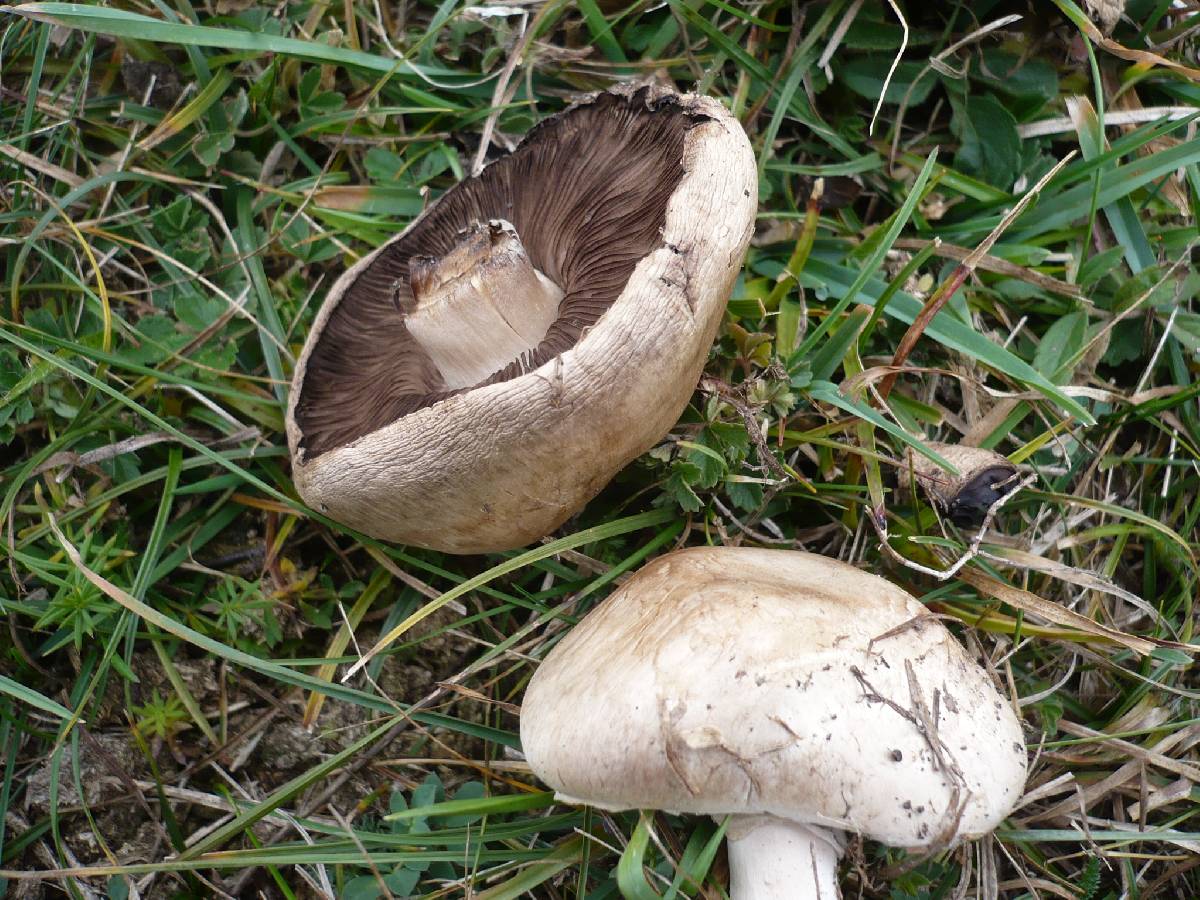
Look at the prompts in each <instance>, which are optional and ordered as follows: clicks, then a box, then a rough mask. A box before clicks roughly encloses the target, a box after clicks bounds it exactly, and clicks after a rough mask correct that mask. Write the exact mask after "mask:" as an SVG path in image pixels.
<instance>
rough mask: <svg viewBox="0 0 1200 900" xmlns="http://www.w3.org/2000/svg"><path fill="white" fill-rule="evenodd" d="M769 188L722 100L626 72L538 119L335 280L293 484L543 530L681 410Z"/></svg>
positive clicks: (349, 504) (508, 527)
mask: <svg viewBox="0 0 1200 900" xmlns="http://www.w3.org/2000/svg"><path fill="white" fill-rule="evenodd" d="M756 202H757V181H756V174H755V164H754V155H753V152H752V151H751V148H750V144H749V141H748V140H747V138H746V135H745V133H744V132H743V131H742V129H741V126H740V125H739V124H738V123H737V121H736V120H735V119H734V118H733V117H732V116H730V115H729V113H728V112H726V111H725V109H724V108H723V107H722V106H721V105H720V104H719V103H717V102H716V101H715V100H711V99H708V98H705V97H698V96H694V95H680V94H675V93H673V92H670V91H666V90H663V89H657V88H645V87H643V88H638V89H635V88H632V87H623V88H618V89H615V90H612V91H609V92H606V93H601V94H597V95H594V96H592V97H590V98H588V99H586V100H584V101H582V102H580V103H578V104H576V105H575V106H573V107H571V108H570V109H568V110H567V111H565V112H564V113H562V114H561V115H558V116H555V117H552V118H550V119H547V120H545V121H544V122H542V123H541V124H540V125H539V126H537V127H536V128H535V129H534V130H533V131H531V132H530V133H529V134H528V135H527V136H526V137H525V139H524V140H523V141H522V142H521V144H520V145H519V146H518V147H517V149H516V150H515V151H514V152H513V153H511V154H510V155H508V156H506V157H504V158H502V159H499V160H497V161H496V162H494V163H492V164H491V165H489V166H488V167H487V168H486V169H484V171H483V172H482V174H480V175H479V176H478V177H476V178H469V179H467V180H465V181H463V182H462V183H461V184H459V185H457V186H456V187H454V188H453V189H451V190H450V191H448V192H447V193H446V194H445V196H443V197H442V198H441V199H440V200H439V201H438V202H437V203H436V204H434V205H433V206H432V207H430V209H429V210H427V211H426V212H425V213H424V214H423V215H422V216H421V217H420V218H419V219H417V220H416V221H415V222H414V223H413V224H412V225H411V226H410V227H409V228H408V229H407V230H406V231H405V232H404V233H402V234H401V235H399V236H398V237H396V238H394V239H393V240H391V241H390V242H389V243H387V244H385V245H384V246H383V247H381V248H380V249H379V250H376V251H375V252H374V253H372V254H371V255H369V256H368V257H366V258H365V259H363V260H361V261H360V262H359V263H358V264H357V265H355V266H354V267H353V268H351V269H350V270H349V271H347V272H346V273H345V274H344V275H343V276H342V277H341V278H340V279H339V280H338V282H337V283H336V284H335V285H334V286H333V288H332V289H331V290H330V293H329V296H328V298H327V299H326V301H325V304H324V306H323V307H322V309H321V311H320V313H319V314H318V315H317V319H316V322H315V324H314V326H313V330H312V333H311V334H310V335H309V337H308V341H307V343H306V344H305V348H304V352H303V354H302V355H301V358H300V360H299V362H298V364H297V367H296V373H295V378H294V381H293V385H292V395H291V403H290V406H289V409H288V418H287V432H288V443H289V446H290V448H291V452H292V461H293V474H294V478H295V482H296V487H297V489H298V490H299V492H300V494H301V496H302V497H303V498H304V499H305V500H306V501H307V502H308V503H310V504H311V505H312V506H314V507H315V508H317V509H319V510H321V511H323V512H326V513H328V514H329V515H330V516H331V517H332V518H335V519H338V520H339V521H342V522H345V523H346V524H348V525H350V526H351V527H354V528H357V529H359V530H361V531H364V532H366V533H367V534H370V535H373V536H376V537H380V538H384V539H386V540H393V541H398V542H403V543H408V544H416V545H420V546H425V547H432V548H436V549H442V550H447V551H451V552H459V553H467V552H481V551H491V550H501V549H507V548H512V547H518V546H522V545H524V544H527V543H529V542H531V541H533V540H536V539H537V538H539V537H541V536H542V535H544V534H547V533H548V532H550V531H552V530H553V529H554V528H556V527H557V526H558V525H559V524H561V523H562V522H563V521H565V520H566V519H567V518H568V517H569V516H571V515H572V514H573V513H575V512H577V511H578V510H579V509H580V508H581V507H582V506H583V505H584V504H585V503H586V502H587V501H588V500H589V499H590V498H591V497H592V496H594V495H595V494H596V493H597V492H598V491H599V490H600V489H601V488H602V487H603V486H604V485H605V484H606V483H607V482H608V481H609V479H610V478H611V477H612V476H613V475H614V474H615V473H616V472H617V470H618V469H620V468H621V467H622V466H624V465H625V464H626V463H628V462H629V461H630V460H632V459H634V458H635V457H637V456H638V455H639V454H641V453H642V452H644V451H645V450H647V449H648V448H650V447H651V446H653V445H654V444H655V443H656V442H657V441H658V440H660V439H661V438H662V436H663V434H665V433H666V431H667V430H668V429H669V428H670V427H671V425H672V424H674V422H675V421H676V419H677V418H678V416H679V413H680V412H681V411H682V409H683V407H684V406H685V405H686V403H687V400H688V397H689V396H690V395H691V392H692V390H693V388H694V387H695V383H696V380H697V378H698V377H699V375H700V372H701V370H702V368H703V365H704V361H705V358H706V356H707V354H708V349H709V347H710V345H711V344H712V340H713V337H714V335H715V333H716V330H717V327H718V325H719V323H720V319H721V314H722V312H723V310H724V305H725V301H726V299H727V297H728V295H729V292H730V290H731V288H732V286H733V282H734V280H735V278H736V277H737V273H738V270H739V269H740V267H741V261H742V256H743V254H744V252H745V249H746V245H747V243H748V241H749V238H750V235H751V231H752V228H753V220H754V210H755V205H756Z"/></svg>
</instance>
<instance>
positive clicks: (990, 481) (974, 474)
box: [898, 441, 1017, 525]
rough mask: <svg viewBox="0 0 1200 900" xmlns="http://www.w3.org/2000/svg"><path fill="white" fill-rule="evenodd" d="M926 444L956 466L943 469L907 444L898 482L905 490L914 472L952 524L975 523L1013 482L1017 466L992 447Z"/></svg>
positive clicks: (932, 442) (938, 442) (1013, 485)
mask: <svg viewBox="0 0 1200 900" xmlns="http://www.w3.org/2000/svg"><path fill="white" fill-rule="evenodd" d="M927 446H928V447H929V449H930V450H932V451H933V452H934V453H937V454H938V455H939V456H941V457H942V458H943V459H944V460H946V462H948V463H950V464H951V465H952V466H954V468H956V469H958V474H957V475H954V474H952V473H950V472H947V471H946V470H945V469H943V468H942V467H941V466H939V465H938V464H937V463H935V462H934V461H933V460H931V459H929V458H928V457H926V456H922V455H921V454H919V453H916V452H914V451H913V450H912V449H911V448H910V449H909V451H908V454H907V459H906V461H905V465H904V466H902V467H901V469H900V475H899V478H898V486H899V488H900V490H901V491H907V490H908V489H909V488H910V486H911V485H912V478H913V477H914V476H915V477H916V479H917V484H919V485H921V487H923V488H924V489H925V491H926V492H927V493H928V494H929V497H930V498H931V499H932V500H933V503H934V505H936V506H937V508H938V509H939V510H940V511H941V512H942V513H943V514H945V515H946V517H947V518H948V519H950V521H951V522H954V523H955V524H956V525H977V524H979V522H980V521H981V520H982V519H983V517H984V515H985V514H986V513H987V511H988V509H989V508H990V507H991V506H992V504H994V503H995V502H996V501H997V500H999V499H1000V498H1001V497H1003V496H1004V495H1005V494H1006V493H1007V492H1008V491H1010V490H1012V488H1013V487H1015V486H1016V475H1017V467H1016V466H1014V465H1013V464H1012V463H1011V462H1009V461H1008V460H1007V459H1006V458H1005V457H1003V456H1001V455H1000V454H999V453H997V452H996V451H994V450H985V449H983V448H982V447H967V446H964V445H963V444H943V443H941V442H940V441H929V442H928V443H927Z"/></svg>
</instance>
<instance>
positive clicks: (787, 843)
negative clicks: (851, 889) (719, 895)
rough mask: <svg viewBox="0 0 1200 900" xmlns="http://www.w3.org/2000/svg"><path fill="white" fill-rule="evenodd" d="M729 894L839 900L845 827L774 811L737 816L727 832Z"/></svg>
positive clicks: (733, 898) (770, 899)
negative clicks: (793, 819) (778, 814)
mask: <svg viewBox="0 0 1200 900" xmlns="http://www.w3.org/2000/svg"><path fill="white" fill-rule="evenodd" d="M726 840H727V841H728V850H729V897H730V900H838V898H839V897H841V896H842V892H841V890H839V889H838V883H837V863H838V859H840V858H841V855H842V846H843V845H842V837H841V834H840V832H836V831H830V830H828V829H826V828H821V827H819V826H815V825H801V824H800V823H798V822H790V821H788V820H787V819H779V818H776V817H775V816H767V815H761V816H735V817H734V818H733V821H732V822H730V825H729V830H728V832H726Z"/></svg>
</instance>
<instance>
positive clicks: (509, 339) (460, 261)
mask: <svg viewBox="0 0 1200 900" xmlns="http://www.w3.org/2000/svg"><path fill="white" fill-rule="evenodd" d="M408 278H409V286H410V292H409V294H408V295H407V297H405V296H401V297H400V298H399V303H400V307H401V309H402V310H403V311H404V321H405V324H406V325H407V326H408V332H409V334H411V335H412V336H413V339H414V340H416V342H417V343H418V344H419V345H420V347H421V349H422V350H424V351H425V353H426V355H427V356H428V357H429V359H430V360H431V361H432V362H433V364H434V366H436V367H437V370H438V374H440V375H441V376H442V382H443V383H444V384H445V385H446V387H448V388H452V389H457V388H467V387H470V386H471V385H473V384H478V383H479V382H481V381H483V380H484V379H485V378H487V377H488V376H489V375H494V374H496V373H497V372H499V371H500V370H501V369H503V368H504V367H505V366H507V365H508V364H509V363H511V362H513V361H515V360H525V359H528V357H529V355H530V354H531V353H532V352H533V351H534V350H535V349H536V348H537V346H538V344H540V343H541V342H542V339H543V338H544V337H545V336H546V332H547V331H549V330H550V326H551V325H553V324H554V320H555V318H556V317H557V315H558V304H559V301H560V300H562V298H563V292H562V288H560V287H559V286H558V285H557V284H555V283H554V282H553V281H551V280H550V279H549V278H547V277H546V276H545V275H543V274H542V273H541V272H539V271H538V270H537V269H535V268H534V267H533V263H531V262H530V261H529V255H528V254H527V253H526V252H525V248H524V247H522V246H521V239H520V237H519V236H518V235H517V230H516V229H515V228H513V226H512V223H511V222H506V221H504V220H503V219H492V220H490V221H488V222H477V223H475V224H473V225H471V226H470V227H468V228H466V229H465V230H463V231H462V232H461V233H460V235H459V242H458V243H457V244H456V245H455V246H454V247H453V248H452V249H451V250H450V252H449V253H447V254H446V255H445V256H443V257H441V258H438V257H434V256H414V257H412V258H411V259H410V260H409V261H408Z"/></svg>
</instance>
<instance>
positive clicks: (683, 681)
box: [521, 548, 1026, 896]
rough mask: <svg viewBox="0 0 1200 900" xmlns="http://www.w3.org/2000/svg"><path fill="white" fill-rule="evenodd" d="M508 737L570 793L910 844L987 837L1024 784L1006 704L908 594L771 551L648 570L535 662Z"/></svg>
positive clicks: (823, 562)
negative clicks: (516, 730)
mask: <svg viewBox="0 0 1200 900" xmlns="http://www.w3.org/2000/svg"><path fill="white" fill-rule="evenodd" d="M521 741H522V744H523V747H524V751H525V755H526V758H527V759H528V761H529V763H530V766H531V767H532V769H533V771H534V772H535V773H536V774H537V775H538V777H540V778H541V779H542V780H543V781H544V782H546V783H547V784H549V785H551V786H552V787H553V788H554V789H555V790H556V791H557V792H558V793H559V794H560V795H561V796H562V797H563V798H564V799H566V800H573V801H579V802H585V803H588V804H591V805H594V806H599V807H603V808H607V809H631V808H643V809H648V808H654V809H663V810H669V811H673V812H686V813H706V814H711V815H717V816H719V815H723V814H730V813H733V814H747V815H752V814H761V813H766V814H769V815H771V816H775V817H778V818H780V819H785V820H790V821H792V822H800V823H810V824H813V825H820V826H828V827H832V828H836V829H845V830H847V831H851V832H856V833H859V834H863V835H866V836H869V837H871V838H874V839H876V840H879V841H883V842H884V843H887V844H890V845H893V846H897V847H909V848H915V847H926V846H931V845H940V844H943V843H952V842H954V841H956V840H958V839H962V838H969V837H974V836H978V835H981V834H984V833H986V832H989V831H991V830H992V829H993V828H994V827H995V826H996V825H997V824H998V823H999V822H1000V821H1001V820H1002V819H1003V818H1004V817H1005V815H1007V814H1008V812H1009V811H1010V810H1011V809H1012V807H1013V805H1014V804H1015V803H1016V801H1017V799H1018V797H1019V796H1020V795H1021V792H1022V787H1023V785H1024V782H1025V773H1026V752H1025V745H1024V740H1023V738H1022V734H1021V727H1020V723H1019V721H1018V719H1017V717H1016V715H1015V714H1014V712H1013V710H1012V707H1011V706H1010V705H1009V703H1008V702H1006V700H1005V699H1004V697H1002V696H1001V695H1000V694H999V693H997V691H996V689H995V688H994V687H993V686H992V684H991V682H990V680H989V678H988V676H987V674H986V673H985V672H984V671H983V670H982V669H981V668H980V667H979V666H978V665H976V664H975V663H974V662H973V661H972V660H971V659H970V658H969V657H968V656H967V654H966V652H965V651H964V650H963V648H962V647H961V646H960V645H959V644H958V642H957V641H955V639H954V638H953V636H952V635H951V634H950V633H949V632H948V631H947V630H946V628H945V627H944V626H943V625H942V624H941V623H940V622H939V621H938V620H937V619H936V618H935V617H934V616H932V615H931V614H929V613H928V612H927V611H926V610H925V608H924V607H923V606H922V605H921V604H920V603H919V602H917V601H916V600H915V599H914V598H913V597H911V596H909V595H908V594H907V593H905V592H904V591H902V590H900V589H899V588H897V587H895V586H894V585H892V584H890V583H889V582H887V581H885V580H883V579H882V578H878V577H876V576H873V575H869V574H866V573H864V572H861V571H859V570H857V569H855V568H853V567H852V566H849V565H845V564H843V563H840V562H836V561H834V560H830V559H826V558H824V557H820V556H814V555H811V554H806V553H795V552H788V551H777V550H753V549H740V548H695V549H689V550H683V551H680V552H677V553H672V554H668V555H666V556H664V557H662V558H660V559H658V560H656V561H654V562H653V563H651V564H650V565H648V566H646V567H645V568H643V569H642V570H641V571H639V572H638V573H637V574H636V575H635V576H634V577H633V578H632V579H630V580H629V581H628V582H627V583H626V584H625V585H624V586H622V587H621V588H620V589H619V590H618V591H616V592H615V593H614V594H613V595H612V596H611V597H610V598H609V599H608V600H606V601H605V602H604V603H603V604H602V605H601V606H599V607H598V608H597V609H595V610H594V611H592V612H591V613H590V614H589V615H588V616H587V617H586V618H585V619H584V620H583V621H582V622H581V623H580V624H579V625H578V626H576V627H575V629H574V630H573V631H572V632H571V633H570V634H569V635H568V636H567V637H566V638H564V639H563V641H562V642H561V643H560V644H559V645H558V646H557V647H555V648H554V650H553V651H552V652H551V653H550V655H549V656H548V657H547V658H546V660H545V661H544V662H543V663H542V665H541V666H540V668H539V669H538V670H537V672H536V673H535V675H534V677H533V679H532V680H531V682H530V684H529V687H528V689H527V691H526V694H525V699H524V704H523V706H522V712H521ZM781 896H786V895H781Z"/></svg>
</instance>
